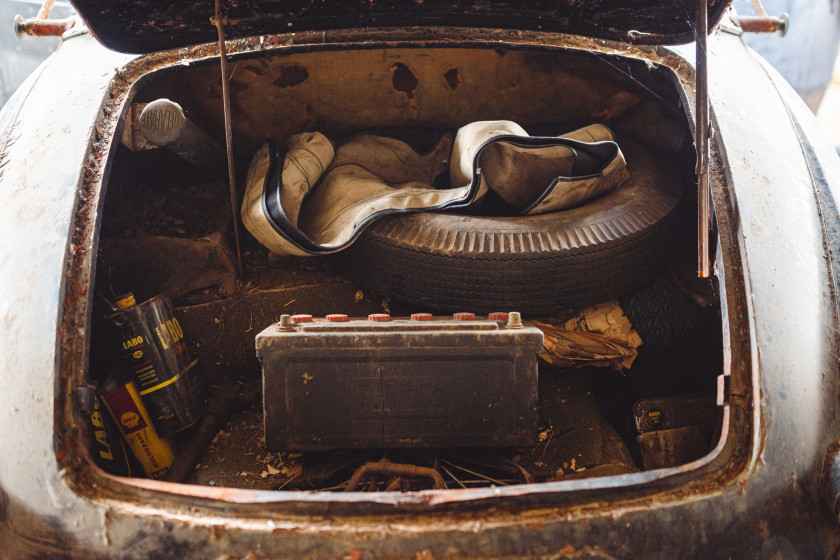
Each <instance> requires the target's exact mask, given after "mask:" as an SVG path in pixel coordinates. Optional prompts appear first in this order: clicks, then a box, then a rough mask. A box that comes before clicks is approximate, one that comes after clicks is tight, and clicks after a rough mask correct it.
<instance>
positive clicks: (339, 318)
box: [325, 313, 350, 323]
mask: <svg viewBox="0 0 840 560" xmlns="http://www.w3.org/2000/svg"><path fill="white" fill-rule="evenodd" d="M325 319H326V320H327V321H329V322H330V323H346V322H347V321H349V320H350V317H348V316H347V315H344V314H343V313H333V314H331V315H327V316H326V317H325Z"/></svg>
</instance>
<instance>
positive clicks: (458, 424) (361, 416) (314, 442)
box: [256, 319, 543, 450]
mask: <svg viewBox="0 0 840 560" xmlns="http://www.w3.org/2000/svg"><path fill="white" fill-rule="evenodd" d="M542 342H543V335H542V332H541V331H540V330H539V329H537V328H535V327H533V326H531V325H530V324H528V323H527V322H526V323H525V325H524V326H523V327H521V328H515V329H514V328H506V327H505V323H504V321H492V320H487V319H484V320H481V319H479V320H467V321H457V320H452V319H434V320H431V321H428V320H424V321H416V320H409V319H395V320H389V321H386V322H380V321H372V320H367V319H351V320H349V321H347V322H341V323H334V322H327V321H325V320H318V319H315V320H314V321H312V322H308V323H300V324H292V325H291V326H287V327H281V326H280V325H279V324H276V325H272V326H271V327H269V328H267V329H265V330H264V331H262V332H261V333H260V334H258V335H257V337H256V347H257V355H258V357H259V358H260V360H261V361H262V365H263V404H264V409H265V443H266V447H267V448H268V449H269V450H283V449H289V450H327V449H351V448H399V447H412V448H421V447H425V448H429V447H520V446H521V447H525V446H531V445H534V444H535V438H536V436H537V422H538V419H537V355H538V354H539V353H540V352H541V351H542Z"/></svg>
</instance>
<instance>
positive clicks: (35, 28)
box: [15, 16, 76, 39]
mask: <svg viewBox="0 0 840 560" xmlns="http://www.w3.org/2000/svg"><path fill="white" fill-rule="evenodd" d="M74 25H76V16H70V17H68V18H64V19H39V18H29V19H23V17H21V16H17V17H16V18H15V34H16V35H17V36H18V38H19V39H20V38H23V37H25V36H29V37H61V36H62V35H64V34H65V33H66V32H67V31H69V30H70V29H72V28H73V26H74Z"/></svg>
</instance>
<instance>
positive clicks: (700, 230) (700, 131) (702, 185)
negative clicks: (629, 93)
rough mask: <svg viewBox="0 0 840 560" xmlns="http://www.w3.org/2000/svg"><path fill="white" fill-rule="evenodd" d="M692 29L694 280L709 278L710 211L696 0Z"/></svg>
mask: <svg viewBox="0 0 840 560" xmlns="http://www.w3.org/2000/svg"><path fill="white" fill-rule="evenodd" d="M695 24H696V25H695V29H696V42H695V48H696V57H697V59H696V64H695V76H696V84H695V90H696V103H695V105H696V109H695V113H696V126H695V131H694V132H695V141H694V145H695V148H696V149H697V169H696V172H697V276H699V277H700V278H708V277H709V276H710V275H711V269H712V267H711V258H710V252H711V250H710V247H709V231H710V230H711V211H710V202H709V130H710V126H709V80H708V65H707V56H706V55H707V44H708V43H707V39H708V36H709V13H708V4H707V0H697V18H696V22H695Z"/></svg>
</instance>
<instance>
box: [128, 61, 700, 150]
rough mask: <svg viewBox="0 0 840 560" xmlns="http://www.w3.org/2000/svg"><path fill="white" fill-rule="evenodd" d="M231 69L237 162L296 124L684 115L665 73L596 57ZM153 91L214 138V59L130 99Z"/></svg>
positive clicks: (571, 121)
mask: <svg viewBox="0 0 840 560" xmlns="http://www.w3.org/2000/svg"><path fill="white" fill-rule="evenodd" d="M230 68H231V70H230V72H231V77H230V91H231V96H232V117H233V128H234V146H235V149H236V151H237V152H238V153H240V154H241V155H243V156H246V157H250V154H252V153H253V152H254V151H255V150H256V149H257V148H259V146H260V145H261V144H262V142H263V141H264V140H265V139H267V138H276V139H278V140H280V141H282V140H283V139H285V138H286V137H287V136H289V135H290V134H294V133H297V132H300V131H302V130H318V131H320V132H322V133H324V134H326V135H327V136H328V137H330V138H338V137H340V136H342V135H345V134H348V133H351V132H356V131H359V130H365V129H370V128H376V127H398V126H406V125H414V126H417V125H420V126H425V127H434V128H438V127H439V128H451V129H454V128H457V127H459V126H462V125H464V124H466V123H468V122H471V121H476V120H489V119H507V120H513V121H515V122H518V123H519V124H521V125H523V126H525V127H526V128H527V127H529V126H532V125H537V124H568V126H569V127H574V126H576V125H577V124H579V123H589V122H593V121H603V122H607V123H608V124H609V123H611V122H612V121H614V120H616V119H617V118H618V117H620V116H621V115H622V114H624V112H625V111H626V110H627V109H628V108H630V107H632V106H634V105H635V104H636V103H638V102H639V101H640V100H641V99H646V98H647V99H651V100H656V101H657V102H658V104H657V109H656V112H657V113H660V112H663V111H664V112H669V113H670V118H680V117H681V112H682V110H681V109H680V107H679V106H680V98H679V96H678V95H677V94H676V91H675V89H674V85H673V81H672V78H671V76H670V75H669V73H668V72H667V71H664V70H662V69H661V68H659V67H654V66H646V65H644V64H643V63H641V62H639V61H628V60H626V59H620V58H618V57H604V56H601V55H595V54H588V55H561V54H556V53H545V52H533V51H518V50H502V49H499V50H489V49H462V48H458V49H455V48H453V49H447V48H434V49H419V48H398V49H375V50H342V51H335V52H309V53H298V54H290V55H281V56H276V55H275V56H270V57H268V56H264V57H261V58H253V59H250V60H240V61H239V62H236V63H233V64H231V65H230ZM158 97H167V98H170V99H172V100H173V101H175V102H177V103H179V104H181V105H182V106H183V107H184V109H185V110H186V112H187V115H188V116H189V117H190V118H192V119H194V120H195V121H197V122H199V123H200V124H203V125H204V126H206V127H207V129H208V130H209V131H210V132H211V133H212V134H214V135H216V136H217V138H220V139H221V138H224V134H223V130H224V129H223V121H222V99H221V97H222V96H221V79H220V73H219V69H218V67H217V66H215V65H213V66H205V67H200V68H191V69H186V70H181V71H177V72H175V73H170V74H168V75H166V76H164V77H161V78H160V79H159V80H157V81H156V82H154V83H152V84H150V85H149V86H147V87H146V88H144V89H143V90H142V91H141V93H140V94H139V96H138V101H150V100H153V99H155V98H158ZM658 116H659V117H660V118H664V117H663V116H662V115H658ZM668 120H670V119H668ZM680 127H681V128H685V122H684V120H683V122H682V123H681V124H680ZM561 132H564V131H556V132H555V134H558V133H561Z"/></svg>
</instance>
